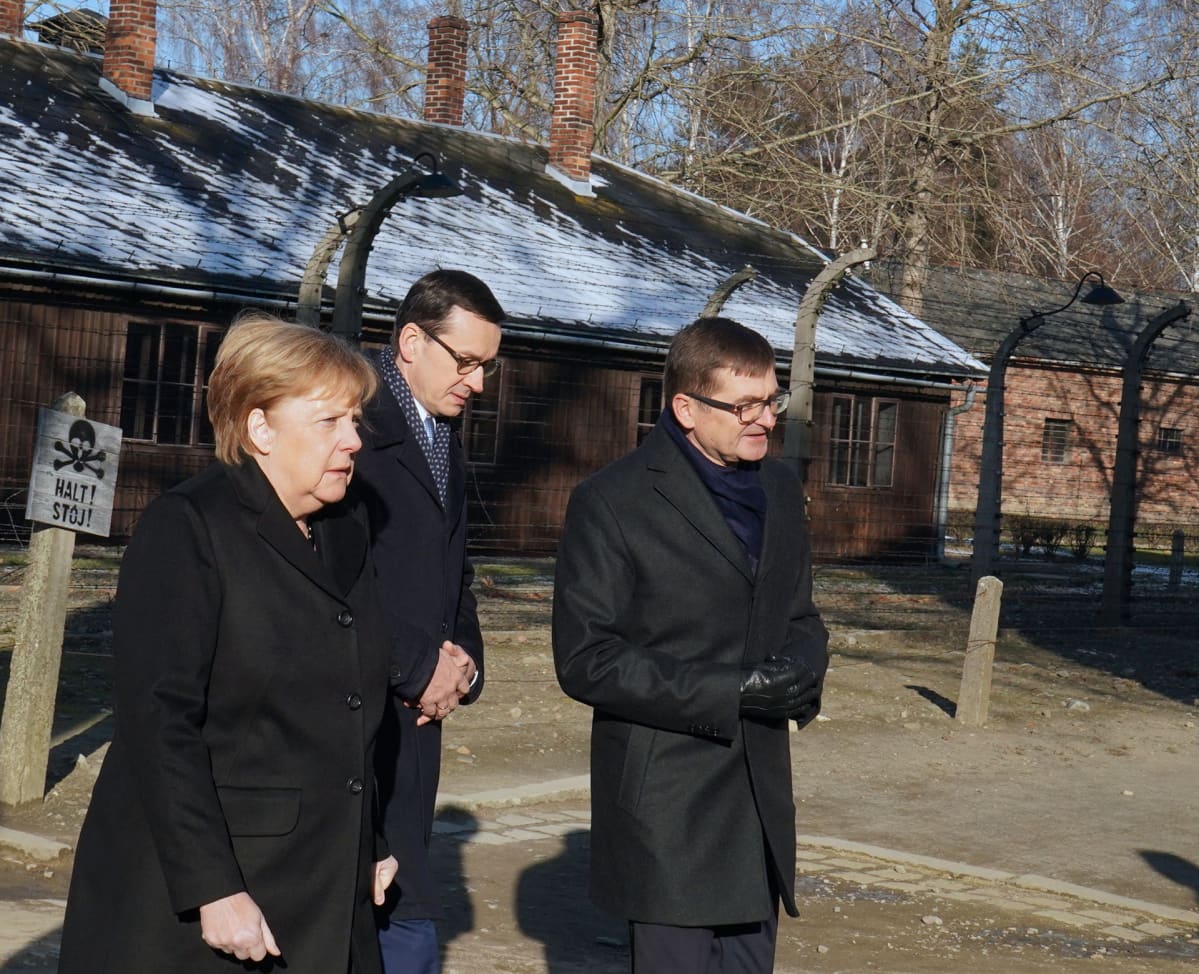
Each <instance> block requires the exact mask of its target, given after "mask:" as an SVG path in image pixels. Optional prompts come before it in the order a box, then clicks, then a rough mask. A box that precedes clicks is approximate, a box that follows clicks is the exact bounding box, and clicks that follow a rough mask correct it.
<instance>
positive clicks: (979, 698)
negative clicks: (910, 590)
mask: <svg viewBox="0 0 1199 974" xmlns="http://www.w3.org/2000/svg"><path fill="white" fill-rule="evenodd" d="M1002 596H1003V582H1001V581H1000V580H999V579H998V578H996V577H995V576H994V575H984V576H983V577H982V578H980V579H979V580H978V586H977V587H976V588H975V591H974V611H973V612H972V613H971V615H970V638H969V640H968V641H967V643H966V661H965V662H964V663H963V664H962V687H961V690H960V691H959V693H958V705H957V711H956V713H955V715H954V716H955V717H956V719H957V720H959V721H961V723H963V724H966V725H968V726H970V727H982V726H983V724H985V723H986V722H987V710H988V709H989V708H990V706H991V670H992V667H993V665H994V663H995V636H996V634H997V633H998V631H999V605H1000V602H1001V601H1002Z"/></svg>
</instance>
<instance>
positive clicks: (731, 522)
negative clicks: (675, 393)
mask: <svg viewBox="0 0 1199 974" xmlns="http://www.w3.org/2000/svg"><path fill="white" fill-rule="evenodd" d="M659 422H660V423H661V425H662V426H663V428H664V429H665V430H666V432H667V433H668V434H670V438H671V439H672V440H674V441H675V443H677V444H678V447H679V449H680V450H681V451H682V452H683V456H685V457H686V458H687V459H688V460H690V461H691V466H693V467H694V468H695V472H696V473H697V474H699V479H700V480H702V481H703V483H704V486H705V487H707V488H708V492H709V493H710V494H711V495H712V499H713V500H714V501H716V506H717V507H718V508H720V513H721V514H723V515H724V519H725V521H726V522H727V523H728V526H729V529H730V530H731V531H732V532H733V534H734V535H735V536H736V538H737V540H738V541H740V542H741V547H742V548H744V549H745V556H746V558H748V559H749V567H750V570H751V571H752V572H754V573H755V574H756V573H757V571H758V561H759V560H760V559H761V557H762V535H763V532H764V530H765V527H766V490H765V488H764V487H763V486H762V475H761V464H759V463H739V464H737V465H736V466H733V467H722V466H721V465H720V464H718V463H713V462H712V461H711V460H709V459H708V458H707V457H706V456H704V455H703V454H702V453H701V452H700V451H699V449H698V448H697V447H696V446H695V445H694V444H693V443H692V442H691V441H690V440H689V439H687V434H686V432H685V431H684V430H683V428H682V427H681V426H680V425H679V422H678V420H677V419H675V417H674V410H672V409H671V408H670V406H669V405H667V407H666V408H665V409H664V410H662V418H661V420H659Z"/></svg>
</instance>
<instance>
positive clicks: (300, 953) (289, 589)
mask: <svg viewBox="0 0 1199 974" xmlns="http://www.w3.org/2000/svg"><path fill="white" fill-rule="evenodd" d="M313 529H314V536H315V539H316V545H317V550H316V551H313V548H312V546H311V545H310V544H309V543H308V542H307V541H306V540H305V538H304V537H303V535H302V534H301V533H300V531H299V530H298V529H297V528H296V524H295V521H294V520H293V519H292V518H291V516H290V515H289V514H288V513H287V511H286V510H285V509H284V507H283V505H282V503H280V501H279V499H278V498H277V496H276V495H275V493H274V491H273V490H272V488H271V486H270V483H269V482H268V481H267V479H266V477H265V476H264V475H263V474H262V472H261V471H260V469H259V468H258V466H257V464H255V463H253V462H250V461H247V462H245V463H243V464H242V465H240V466H238V467H233V468H229V467H224V466H221V465H214V466H212V467H210V468H209V469H208V470H207V471H205V472H204V473H201V474H200V475H199V476H197V477H194V478H192V479H191V480H189V481H187V482H186V483H184V484H182V485H181V486H179V487H177V488H175V489H174V490H172V491H170V492H168V493H167V494H164V495H163V496H162V497H160V498H158V499H157V500H156V501H154V503H152V504H151V505H150V506H149V507H148V508H147V509H146V511H145V513H144V514H143V515H142V518H141V520H140V522H139V524H138V526H137V530H136V532H135V533H134V535H133V539H132V540H131V542H130V544H129V547H128V549H127V551H126V552H125V556H124V559H123V560H122V563H121V574H120V580H119V583H118V587H117V596H116V603H115V606H114V612H113V640H114V648H113V652H114V657H115V674H116V679H115V693H116V731H115V734H114V736H113V741H112V744H111V746H110V748H109V751H108V754H107V756H106V758H105V760H104V764H103V766H102V768H101V771H100V775H99V778H98V780H97V782H96V787H95V791H94V793H93V795H92V802H91V806H90V808H89V810H88V815H87V818H86V820H85V822H84V825H83V830H82V833H81V835H80V840H79V848H78V852H77V855H76V859H75V867H74V873H73V875H72V880H71V890H70V895H69V900H68V903H67V911H66V920H65V924H64V928H63V938H62V959H61V964H60V967H59V970H60V972H61V974H104V972H111V974H137V972H143V971H144V972H146V974H151V972H153V974H160V972H162V971H180V972H204V971H212V972H220V971H228V970H230V969H232V968H233V967H235V966H236V967H238V969H240V965H236V964H232V963H231V962H230V960H229V959H228V955H224V954H219V953H217V952H215V951H213V950H211V949H209V948H208V947H206V946H205V945H204V943H203V942H202V941H201V939H200V924H199V913H198V908H199V907H200V906H201V905H203V904H205V903H209V902H212V901H214V900H217V899H220V898H222V897H224V896H228V895H230V894H233V893H236V892H239V891H241V890H243V889H244V890H246V891H248V892H249V893H250V895H251V896H252V897H253V898H254V900H255V902H256V903H257V904H258V906H259V908H260V909H261V910H262V912H263V915H264V916H265V917H266V921H267V923H268V924H269V925H270V927H271V930H272V932H273V933H274V935H275V939H276V941H277V943H278V944H279V947H280V949H281V950H282V952H283V957H284V959H285V961H286V964H287V970H288V972H289V974H329V972H332V971H336V972H338V974H341V972H344V971H345V970H346V968H347V964H348V963H349V962H350V958H351V956H353V963H354V971H355V972H356V974H371V972H378V971H379V970H380V961H379V956H378V943H377V938H376V934H375V929H374V923H373V913H372V909H371V885H372V879H373V870H372V862H373V860H374V859H375V857H376V856H380V855H382V854H384V850H383V847H382V846H381V845H376V842H375V833H374V830H373V828H372V822H373V804H374V801H373V799H374V793H373V791H374V790H373V787H372V774H371V748H372V744H373V739H374V736H375V733H376V729H377V727H378V725H379V723H380V720H381V717H382V714H383V709H384V701H385V686H386V682H385V681H386V678H387V677H386V665H387V661H386V642H385V634H384V632H383V630H382V625H381V618H380V615H379V611H378V609H377V603H376V596H375V592H374V584H373V578H372V576H371V573H370V571H369V570H368V568H367V561H366V554H367V533H366V529H365V526H364V524H362V523H361V522H360V521H359V520H357V519H356V518H355V517H354V516H353V515H352V513H350V512H348V511H347V510H344V509H342V508H341V507H339V508H334V509H326V511H325V512H323V514H322V515H319V516H317V517H315V518H314V519H313Z"/></svg>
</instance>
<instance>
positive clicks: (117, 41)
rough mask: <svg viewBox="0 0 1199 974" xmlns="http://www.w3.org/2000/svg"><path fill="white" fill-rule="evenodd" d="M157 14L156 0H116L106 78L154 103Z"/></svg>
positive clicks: (106, 49) (106, 42)
mask: <svg viewBox="0 0 1199 974" xmlns="http://www.w3.org/2000/svg"><path fill="white" fill-rule="evenodd" d="M157 15H158V7H157V4H156V3H155V0H112V2H111V3H110V4H109V11H108V34H107V36H106V37H105V40H104V68H103V71H104V77H106V78H107V79H108V80H109V81H111V82H112V83H113V84H114V85H116V86H117V87H118V88H120V89H121V91H123V92H125V94H127V95H129V96H130V97H132V98H140V99H141V100H142V101H150V96H151V91H152V86H153V81H154V45H155V42H156V40H157V36H158V32H157V29H156V27H155V21H156V18H157Z"/></svg>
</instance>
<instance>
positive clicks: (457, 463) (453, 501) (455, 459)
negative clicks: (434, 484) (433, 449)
mask: <svg viewBox="0 0 1199 974" xmlns="http://www.w3.org/2000/svg"><path fill="white" fill-rule="evenodd" d="M446 480H447V483H448V486H447V488H446V503H447V507H446V512H445V520H446V524H447V525H451V524H457V523H458V518H459V517H460V516H461V514H462V505H463V504H465V503H466V487H465V484H466V458H465V455H464V454H463V452H462V444H461V442H460V441H459V440H458V434H457V432H451V433H450V471H449V475H448V477H447V478H446ZM460 485H461V486H460ZM434 496H436V491H434Z"/></svg>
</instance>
